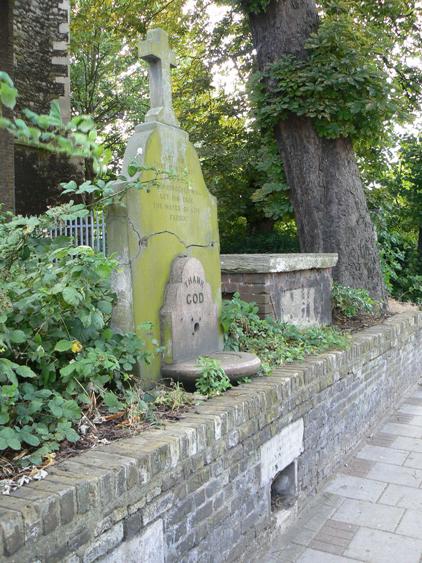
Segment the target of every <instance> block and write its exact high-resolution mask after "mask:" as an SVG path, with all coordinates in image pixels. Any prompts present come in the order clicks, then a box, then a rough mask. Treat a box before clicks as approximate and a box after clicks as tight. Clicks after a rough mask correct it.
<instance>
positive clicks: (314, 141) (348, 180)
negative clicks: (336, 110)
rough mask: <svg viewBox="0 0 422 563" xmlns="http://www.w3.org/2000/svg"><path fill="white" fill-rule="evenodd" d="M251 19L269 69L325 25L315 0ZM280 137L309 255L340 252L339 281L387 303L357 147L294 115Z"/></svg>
mask: <svg viewBox="0 0 422 563" xmlns="http://www.w3.org/2000/svg"><path fill="white" fill-rule="evenodd" d="M244 2H245V7H246V8H247V0H244ZM249 20H250V25H251V30H252V36H253V41H254V46H255V49H256V52H257V60H258V67H259V69H260V70H261V71H263V70H264V69H265V68H266V67H267V66H268V65H269V64H271V63H273V62H274V61H276V60H277V59H279V58H280V57H282V56H284V55H286V54H293V55H295V56H297V57H300V58H305V57H306V56H307V55H306V50H305V41H306V39H307V38H308V37H309V35H310V34H311V33H312V32H314V31H315V30H316V29H317V28H318V25H319V18H318V13H317V9H316V6H315V2H314V0H271V1H270V3H269V5H268V6H267V8H266V10H265V12H260V13H257V14H255V13H250V14H249ZM275 135H276V139H277V142H278V146H279V150H280V155H281V157H282V160H283V163H284V169H285V173H286V178H287V182H288V184H289V187H290V193H291V199H292V204H293V209H294V213H295V217H296V222H297V227H298V235H299V242H300V248H301V251H302V252H337V253H338V255H339V261H338V264H337V266H336V268H335V269H334V272H333V273H334V279H335V280H336V281H338V282H339V283H341V284H343V285H346V286H350V287H355V288H364V289H366V290H368V292H369V293H370V295H371V296H372V297H374V298H375V299H377V300H380V301H382V302H385V299H386V292H385V288H384V282H383V278H382V273H381V266H380V260H379V253H378V248H377V242H376V234H375V229H374V227H373V225H372V222H371V219H370V216H369V212H368V207H367V204H366V199H365V194H364V190H363V186H362V182H361V180H360V176H359V171H358V167H357V164H356V158H355V154H354V152H353V147H352V144H351V142H350V141H349V140H348V139H344V138H339V139H335V140H331V139H324V138H321V137H319V136H318V134H317V133H316V131H315V129H314V127H313V124H312V121H311V120H310V119H309V118H306V117H298V116H296V115H294V114H290V115H289V116H288V117H287V118H286V119H284V120H281V121H280V122H279V123H278V124H277V125H276V128H275Z"/></svg>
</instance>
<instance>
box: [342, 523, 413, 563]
mask: <svg viewBox="0 0 422 563" xmlns="http://www.w3.org/2000/svg"><path fill="white" fill-rule="evenodd" d="M345 556H346V557H355V558H356V559H360V560H361V561H368V562H370V563H394V562H396V563H419V562H420V558H421V556H422V540H419V539H414V538H408V537H405V536H399V535H397V534H390V533H388V532H382V531H380V530H371V529H369V528H360V530H359V531H358V532H357V534H356V536H355V537H354V539H353V540H352V543H351V544H350V547H349V548H348V549H347V551H346V552H345Z"/></svg>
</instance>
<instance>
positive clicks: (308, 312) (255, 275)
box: [221, 254, 338, 326]
mask: <svg viewBox="0 0 422 563" xmlns="http://www.w3.org/2000/svg"><path fill="white" fill-rule="evenodd" d="M337 260H338V256H337V254H222V255H221V273H222V292H223V297H224V298H225V299H230V298H231V297H232V296H233V294H234V293H235V292H238V293H239V294H240V297H241V298H242V299H243V300H245V301H249V302H252V301H253V302H255V303H256V304H257V305H258V307H259V315H260V316H261V317H268V316H270V317H273V318H275V319H278V320H281V321H284V322H290V323H294V324H297V325H301V326H319V325H328V324H330V323H331V287H332V268H333V267H334V266H335V265H336V264H337Z"/></svg>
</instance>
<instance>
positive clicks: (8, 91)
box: [0, 82, 18, 109]
mask: <svg viewBox="0 0 422 563" xmlns="http://www.w3.org/2000/svg"><path fill="white" fill-rule="evenodd" d="M17 95H18V92H17V90H16V88H13V86H10V85H9V84H6V83H5V82H3V83H0V101H1V103H2V104H3V105H5V106H6V107H7V108H9V109H13V108H14V107H15V105H16V98H17Z"/></svg>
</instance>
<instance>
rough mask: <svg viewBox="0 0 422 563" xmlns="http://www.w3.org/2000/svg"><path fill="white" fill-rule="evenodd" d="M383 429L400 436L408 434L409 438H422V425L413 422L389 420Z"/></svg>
mask: <svg viewBox="0 0 422 563" xmlns="http://www.w3.org/2000/svg"><path fill="white" fill-rule="evenodd" d="M382 431H383V432H389V433H390V434H397V435H398V436H407V437H409V438H422V427H421V426H412V425H411V424H398V423H396V422H387V424H385V425H384V426H383V427H382Z"/></svg>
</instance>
